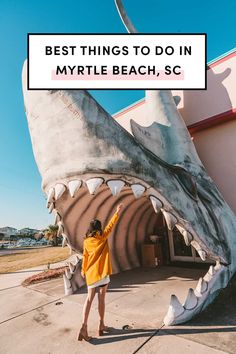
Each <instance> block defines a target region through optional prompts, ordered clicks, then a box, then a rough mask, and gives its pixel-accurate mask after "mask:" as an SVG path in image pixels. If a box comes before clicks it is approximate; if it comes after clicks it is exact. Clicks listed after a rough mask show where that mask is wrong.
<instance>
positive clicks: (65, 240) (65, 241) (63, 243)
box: [62, 234, 68, 248]
mask: <svg viewBox="0 0 236 354" xmlns="http://www.w3.org/2000/svg"><path fill="white" fill-rule="evenodd" d="M62 237H63V238H62V247H63V248H64V247H65V246H66V245H67V243H68V241H67V236H66V235H65V234H62Z"/></svg>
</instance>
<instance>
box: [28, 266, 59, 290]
mask: <svg viewBox="0 0 236 354" xmlns="http://www.w3.org/2000/svg"><path fill="white" fill-rule="evenodd" d="M65 269H66V267H59V268H56V269H50V270H45V271H44V272H41V273H38V274H35V275H32V276H31V277H29V278H27V279H25V280H24V281H23V283H22V285H23V286H28V285H32V284H36V283H41V282H42V281H46V280H50V279H54V278H61V277H62V275H63V274H64V272H65Z"/></svg>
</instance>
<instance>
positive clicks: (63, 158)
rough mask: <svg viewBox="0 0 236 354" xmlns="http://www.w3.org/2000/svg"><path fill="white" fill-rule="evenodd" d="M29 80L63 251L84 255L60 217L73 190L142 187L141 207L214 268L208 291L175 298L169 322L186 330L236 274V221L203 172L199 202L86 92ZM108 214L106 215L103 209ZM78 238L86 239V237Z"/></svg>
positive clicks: (40, 158)
mask: <svg viewBox="0 0 236 354" xmlns="http://www.w3.org/2000/svg"><path fill="white" fill-rule="evenodd" d="M26 77H27V73H26V65H25V66H24V70H23V91H24V100H25V106H26V114H27V118H28V124H29V128H30V133H31V139H32V144H33V150H34V155H35V159H36V162H37V164H38V167H39V170H40V172H41V175H42V180H43V181H42V187H43V190H44V191H45V192H46V194H47V196H48V201H47V205H48V207H49V209H50V211H52V210H54V212H55V213H56V220H57V223H58V224H59V233H63V234H64V244H65V243H66V242H67V243H68V245H69V246H71V247H72V248H74V249H75V250H77V251H81V249H82V246H81V243H80V244H79V243H78V244H77V243H76V241H75V239H73V232H67V234H66V231H67V229H68V228H69V224H70V221H69V219H68V221H66V220H65V218H64V215H63V205H69V203H70V199H69V198H71V193H72V192H71V191H73V189H74V193H75V196H76V198H78V201H79V198H80V196H82V195H86V194H88V195H89V192H88V190H87V188H88V186H89V185H91V186H94V183H93V182H95V181H96V183H98V185H99V181H100V182H101V181H102V183H101V185H100V186H99V188H101V189H103V190H104V193H108V191H109V188H110V186H109V181H114V180H115V181H117V180H118V181H123V182H124V183H125V186H123V188H124V189H126V193H127V194H131V195H132V193H133V191H132V190H133V188H134V192H135V187H133V188H132V186H134V185H136V186H137V185H138V189H139V190H140V186H143V187H144V192H143V195H142V196H141V197H140V200H141V201H142V200H144V199H142V198H146V199H145V200H147V201H148V203H149V204H150V207H151V208H153V207H154V213H155V212H157V211H159V210H160V211H161V212H162V213H163V215H164V217H165V219H166V221H167V225H169V227H170V228H172V227H174V226H175V227H177V228H178V229H179V231H180V232H181V233H182V235H183V237H184V239H185V242H186V243H189V244H191V245H192V246H193V247H194V248H195V249H197V251H198V252H199V254H200V256H201V258H202V259H205V258H209V259H212V260H215V261H216V262H217V265H216V268H214V270H212V268H210V269H211V270H210V273H209V272H208V273H209V274H210V276H211V279H208V280H209V281H208V284H207V289H206V285H205V283H204V282H203V281H202V280H201V281H200V282H201V284H200V285H198V290H199V287H200V290H201V292H200V293H199V291H198V290H196V294H195V292H194V294H195V297H194V295H193V291H190V294H189V296H188V301H187V300H186V301H187V304H186V305H184V304H183V305H184V306H182V305H181V306H182V307H181V306H179V304H178V301H176V298H175V297H172V301H171V305H170V309H169V311H168V314H167V318H166V319H165V323H166V324H174V323H181V322H184V321H186V320H187V319H190V318H191V317H192V316H193V315H194V314H196V313H198V312H200V311H201V310H202V309H203V308H204V307H205V306H206V305H207V304H208V303H209V302H211V301H212V300H213V298H214V296H216V294H217V291H218V290H219V288H221V287H224V286H226V284H227V283H228V281H229V279H230V277H231V276H232V273H233V272H234V268H233V267H231V265H229V266H228V264H230V263H231V264H232V262H231V260H232V255H231V253H230V239H229V238H228V234H227V232H228V233H229V234H230V235H231V234H232V230H235V221H234V219H233V215H232V212H231V211H230V209H229V208H228V206H227V205H226V203H225V202H224V200H223V198H222V197H221V196H220V194H219V192H218V190H217V188H216V187H215V186H214V184H213V183H212V181H211V179H210V178H209V177H208V176H207V175H206V174H205V171H204V169H202V171H201V176H200V177H199V178H196V184H197V195H194V196H193V195H191V191H190V192H187V191H186V188H185V187H184V186H185V185H186V183H180V179H181V178H182V176H181V175H180V176H179V173H177V171H176V170H175V168H171V167H170V166H168V164H166V163H164V162H163V161H161V160H160V159H159V158H158V157H157V156H155V155H154V154H152V153H151V152H150V151H149V150H147V149H146V148H145V147H144V146H143V145H142V144H140V143H139V142H138V141H137V140H136V139H135V137H133V136H132V135H131V134H129V133H128V132H127V131H126V130H125V129H124V128H122V127H121V126H120V125H119V124H118V123H117V122H116V121H115V120H114V119H113V118H112V117H111V116H110V115H109V114H108V113H107V112H106V111H104V109H103V108H102V107H101V106H100V105H99V104H98V103H97V102H96V101H95V100H94V99H93V98H92V97H91V96H90V95H89V94H88V92H86V91H82V90H79V91H75V90H74V91H57V90H54V91H28V90H27V89H26ZM177 170H178V171H179V169H177ZM181 171H182V169H181ZM195 177H196V176H195ZM96 183H95V185H96ZM119 184H121V182H119ZM91 188H92V187H91ZM116 188H118V186H116ZM128 189H129V191H130V192H128V191H127V190H128ZM85 191H86V192H85ZM95 192H96V191H94V194H95V196H94V197H96V193H95ZM98 193H99V192H98ZM109 193H110V192H109ZM110 195H111V193H110ZM121 195H122V191H121ZM75 196H74V197H75ZM132 198H135V196H133V197H132ZM88 200H89V199H88ZM90 202H91V203H93V200H92V199H91V200H90ZM67 203H68V204H67ZM140 203H141V202H140ZM78 205H79V204H78ZM105 205H106V204H105ZM140 206H141V204H139V207H140ZM80 208H82V209H83V208H84V206H83V207H81V206H80ZM61 209H62V212H61ZM85 209H86V208H85ZM155 209H156V210H155ZM103 210H104V213H106V212H107V213H108V210H106V208H105V209H103ZM222 211H223V212H222ZM222 215H223V216H225V218H227V224H228V225H229V227H228V228H224V227H221V223H219V222H218V221H217V220H219V221H221V219H222ZM95 216H96V215H93V217H95ZM68 218H69V216H68ZM219 224H220V225H219ZM64 231H65V232H64ZM78 236H80V239H81V235H78ZM233 264H234V263H233ZM71 268H72V266H71ZM71 274H72V275H73V273H71ZM67 275H68V274H67ZM68 277H69V278H70V277H72V276H71V275H68ZM68 277H67V280H66V281H67V284H68ZM208 277H209V275H208ZM68 286H69V285H68ZM201 287H203V288H202V289H201ZM197 294H198V295H197ZM196 297H197V300H196ZM189 303H191V305H190V304H189ZM190 307H191V308H190ZM182 308H183V309H184V311H183V309H182Z"/></svg>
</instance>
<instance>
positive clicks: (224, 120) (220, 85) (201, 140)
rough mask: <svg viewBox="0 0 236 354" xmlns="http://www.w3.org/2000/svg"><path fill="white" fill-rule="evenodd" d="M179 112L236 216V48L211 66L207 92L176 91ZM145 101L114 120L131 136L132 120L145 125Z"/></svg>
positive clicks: (121, 113)
mask: <svg viewBox="0 0 236 354" xmlns="http://www.w3.org/2000/svg"><path fill="white" fill-rule="evenodd" d="M173 95H179V96H180V97H181V102H180V104H179V106H178V109H179V111H180V113H181V115H182V117H183V118H184V120H185V122H186V125H187V126H188V129H189V131H190V134H191V135H192V136H193V142H194V144H195V146H196V149H197V151H198V153H199V156H200V158H201V160H202V162H203V163H204V165H205V167H206V169H207V171H208V173H209V175H210V176H211V177H212V178H213V179H214V181H215V183H216V184H217V185H218V187H219V189H220V191H221V193H222V194H223V196H224V198H225V200H226V201H227V202H228V204H229V205H230V206H231V208H232V209H233V211H234V212H235V213H236V187H235V182H236V49H235V50H234V51H231V53H228V54H225V55H224V56H222V57H221V58H219V59H216V60H215V61H214V62H212V63H210V65H209V67H208V70H207V90H206V91H196V90H195V91H192V90H190V91H173ZM143 117H145V100H144V99H142V100H140V101H138V102H136V103H134V104H133V105H131V106H129V107H126V108H125V109H123V110H122V111H120V112H118V113H116V114H114V118H115V119H117V121H118V122H119V123H120V124H121V125H122V126H123V127H124V128H125V129H127V130H128V131H129V132H130V133H131V130H130V119H131V118H132V119H133V120H135V121H136V122H138V123H139V124H140V125H144V123H143V121H144V118H143Z"/></svg>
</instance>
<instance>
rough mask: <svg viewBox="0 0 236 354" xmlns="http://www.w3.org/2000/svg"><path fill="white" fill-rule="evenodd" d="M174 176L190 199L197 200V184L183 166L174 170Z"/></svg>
mask: <svg viewBox="0 0 236 354" xmlns="http://www.w3.org/2000/svg"><path fill="white" fill-rule="evenodd" d="M175 177H176V178H177V180H178V181H179V183H180V184H181V186H182V187H183V189H184V190H185V192H187V193H188V195H189V196H190V197H191V198H192V199H194V200H197V185H196V182H195V181H194V179H193V177H192V176H191V175H190V174H189V173H188V172H187V171H185V170H184V169H183V168H178V169H176V170H175Z"/></svg>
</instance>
